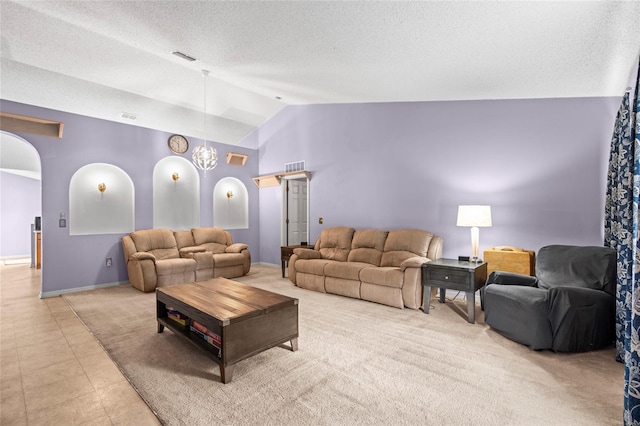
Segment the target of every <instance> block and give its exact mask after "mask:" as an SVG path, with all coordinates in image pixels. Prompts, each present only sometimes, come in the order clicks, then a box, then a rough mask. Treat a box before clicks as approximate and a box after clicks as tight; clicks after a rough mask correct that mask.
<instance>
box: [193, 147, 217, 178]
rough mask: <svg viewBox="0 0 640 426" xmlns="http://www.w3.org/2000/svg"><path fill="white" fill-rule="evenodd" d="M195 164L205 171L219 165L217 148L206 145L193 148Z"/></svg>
mask: <svg viewBox="0 0 640 426" xmlns="http://www.w3.org/2000/svg"><path fill="white" fill-rule="evenodd" d="M192 159H193V164H194V165H195V166H196V167H197V168H199V169H200V170H203V171H205V172H206V171H209V170H211V169H213V168H214V167H215V166H217V165H218V153H217V152H216V150H215V148H214V147H212V146H210V147H207V146H206V144H203V145H198V146H196V147H195V148H193V156H192Z"/></svg>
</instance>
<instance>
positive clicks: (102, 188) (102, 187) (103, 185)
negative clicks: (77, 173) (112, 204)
mask: <svg viewBox="0 0 640 426" xmlns="http://www.w3.org/2000/svg"><path fill="white" fill-rule="evenodd" d="M106 190H107V185H106V184H105V183H104V182H101V183H99V184H98V191H100V193H101V194H104V191H106Z"/></svg>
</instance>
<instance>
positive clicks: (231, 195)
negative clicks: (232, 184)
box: [227, 191, 233, 199]
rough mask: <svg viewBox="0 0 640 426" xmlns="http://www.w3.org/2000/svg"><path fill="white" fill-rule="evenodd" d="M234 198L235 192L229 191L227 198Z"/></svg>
mask: <svg viewBox="0 0 640 426" xmlns="http://www.w3.org/2000/svg"><path fill="white" fill-rule="evenodd" d="M231 197H233V191H227V198H229V199H231Z"/></svg>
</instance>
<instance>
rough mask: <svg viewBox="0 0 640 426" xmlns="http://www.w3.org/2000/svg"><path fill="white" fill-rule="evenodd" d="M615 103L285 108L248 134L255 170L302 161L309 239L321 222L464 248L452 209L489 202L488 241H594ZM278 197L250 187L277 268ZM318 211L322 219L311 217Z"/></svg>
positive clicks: (263, 241)
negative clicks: (404, 230)
mask: <svg viewBox="0 0 640 426" xmlns="http://www.w3.org/2000/svg"><path fill="white" fill-rule="evenodd" d="M619 104H620V98H571V99H538V100H500V101H457V102H427V103H391V104H348V105H315V106H289V107H287V108H286V109H284V110H283V111H282V112H281V113H280V114H279V115H277V116H276V117H274V118H273V119H271V120H270V121H269V122H267V123H266V124H265V125H263V126H262V127H260V129H259V130H258V131H257V132H255V133H253V134H252V135H250V136H249V137H250V138H251V139H252V140H250V141H248V142H250V143H257V144H259V146H260V148H259V155H260V174H265V173H270V172H274V171H278V170H282V167H283V164H284V163H286V162H290V161H298V160H306V166H307V170H310V171H311V172H312V173H313V176H312V179H311V184H310V218H311V236H310V241H314V240H315V238H317V236H318V235H319V233H320V231H321V230H322V229H323V228H325V227H330V226H337V225H349V226H353V227H355V228H364V227H378V228H386V229H390V228H400V227H417V228H422V229H426V230H429V231H431V232H433V233H435V234H438V235H441V236H442V237H444V239H445V245H444V255H445V257H457V256H458V255H468V254H470V253H469V252H470V230H469V229H468V228H458V227H456V225H455V221H456V214H457V206H458V205H460V204H489V205H491V207H492V211H493V227H491V228H483V229H481V231H480V251H481V252H482V250H484V249H485V248H488V247H491V246H497V245H513V246H517V247H523V248H527V249H534V250H538V249H539V248H540V247H542V246H544V245H547V244H552V243H564V244H584V245H601V244H602V240H603V229H602V228H603V209H604V207H603V206H604V197H605V184H606V166H607V161H608V152H609V144H610V140H611V134H612V130H613V123H614V119H615V114H616V112H617V109H618V107H619ZM280 203H281V198H280V193H279V189H278V188H266V189H261V190H260V224H259V229H260V259H261V260H262V261H264V262H269V263H278V262H279V251H278V246H279V245H280V236H279V229H280V225H279V220H280ZM319 217H323V218H324V225H319V224H318V218H319Z"/></svg>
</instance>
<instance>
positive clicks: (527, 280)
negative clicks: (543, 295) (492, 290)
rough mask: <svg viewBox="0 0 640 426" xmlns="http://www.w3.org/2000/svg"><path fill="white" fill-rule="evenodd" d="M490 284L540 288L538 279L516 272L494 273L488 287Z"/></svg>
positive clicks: (488, 281) (488, 280) (489, 278)
mask: <svg viewBox="0 0 640 426" xmlns="http://www.w3.org/2000/svg"><path fill="white" fill-rule="evenodd" d="M489 284H502V285H524V286H528V287H538V278H536V277H532V276H530V275H524V274H516V273H515V272H506V271H493V272H492V273H491V274H489V277H488V278H487V282H486V285H489Z"/></svg>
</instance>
